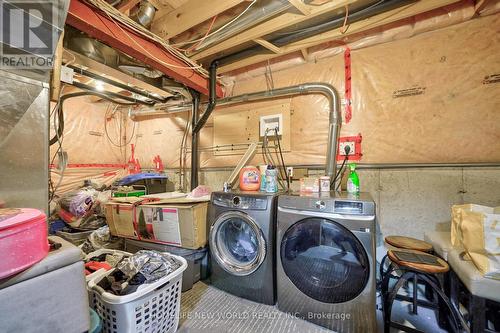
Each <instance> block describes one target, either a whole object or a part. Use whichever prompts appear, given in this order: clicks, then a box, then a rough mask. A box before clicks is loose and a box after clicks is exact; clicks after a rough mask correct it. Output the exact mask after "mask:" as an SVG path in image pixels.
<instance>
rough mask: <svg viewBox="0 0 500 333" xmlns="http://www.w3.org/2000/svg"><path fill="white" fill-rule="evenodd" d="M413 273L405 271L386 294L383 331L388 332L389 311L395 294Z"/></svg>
mask: <svg viewBox="0 0 500 333" xmlns="http://www.w3.org/2000/svg"><path fill="white" fill-rule="evenodd" d="M413 274H414V273H413V272H410V271H407V272H405V273H404V274H403V275H402V276H401V277H400V278H399V279H398V282H396V285H395V286H394V287H393V288H392V290H391V291H390V292H389V293H388V294H387V295H386V298H385V301H384V332H385V333H389V331H390V328H391V311H392V304H393V303H394V300H395V299H396V295H397V294H398V291H399V289H401V287H402V286H403V285H404V284H405V283H406V281H408V279H410V278H411V277H412V275H413ZM386 278H387V277H386ZM387 280H388V278H387Z"/></svg>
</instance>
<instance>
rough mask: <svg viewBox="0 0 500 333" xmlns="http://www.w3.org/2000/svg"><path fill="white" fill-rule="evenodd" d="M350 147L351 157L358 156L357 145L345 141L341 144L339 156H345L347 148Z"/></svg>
mask: <svg viewBox="0 0 500 333" xmlns="http://www.w3.org/2000/svg"><path fill="white" fill-rule="evenodd" d="M346 146H349V148H351V149H350V150H349V156H350V155H355V154H356V148H355V147H356V145H355V143H354V141H344V142H340V143H339V155H340V156H345V147H346Z"/></svg>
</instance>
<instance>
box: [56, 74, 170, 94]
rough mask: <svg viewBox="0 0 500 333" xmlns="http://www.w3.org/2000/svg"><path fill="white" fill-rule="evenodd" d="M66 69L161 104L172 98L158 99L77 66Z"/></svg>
mask: <svg viewBox="0 0 500 333" xmlns="http://www.w3.org/2000/svg"><path fill="white" fill-rule="evenodd" d="M65 66H66V67H69V68H71V69H73V70H74V71H75V72H77V73H79V74H82V75H85V76H87V77H90V78H92V79H96V80H100V81H102V82H106V83H108V84H110V85H112V86H115V87H118V88H121V89H123V90H126V91H130V92H131V93H134V94H137V95H141V96H143V97H146V98H149V99H152V100H154V101H156V102H159V103H165V102H166V101H168V100H169V99H170V98H163V97H161V96H160V97H157V96H155V95H153V94H151V93H149V92H147V91H146V92H144V91H142V90H139V89H136V88H134V87H130V86H128V85H126V84H123V83H120V82H117V81H115V80H112V79H110V78H108V77H105V76H102V75H99V74H95V73H93V72H90V71H87V70H85V69H83V68H81V67H77V66H73V65H65Z"/></svg>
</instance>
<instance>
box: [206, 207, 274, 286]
mask: <svg viewBox="0 0 500 333" xmlns="http://www.w3.org/2000/svg"><path fill="white" fill-rule="evenodd" d="M209 238H210V249H211V251H212V255H213V257H214V258H215V260H216V261H217V263H218V264H219V265H220V266H221V267H222V268H223V269H224V270H226V271H227V272H229V273H231V274H233V275H240V276H241V275H248V274H251V273H253V272H254V271H255V270H256V269H257V268H259V266H260V265H261V264H262V262H263V261H264V258H265V256H266V243H265V240H264V236H263V234H262V231H261V229H260V228H259V226H258V225H257V223H256V222H255V220H254V219H253V218H251V217H250V216H248V215H247V214H244V213H241V212H238V211H233V212H227V213H224V214H222V215H221V216H219V218H218V219H217V220H216V221H215V223H214V224H213V225H212V228H211V229H210V237H209Z"/></svg>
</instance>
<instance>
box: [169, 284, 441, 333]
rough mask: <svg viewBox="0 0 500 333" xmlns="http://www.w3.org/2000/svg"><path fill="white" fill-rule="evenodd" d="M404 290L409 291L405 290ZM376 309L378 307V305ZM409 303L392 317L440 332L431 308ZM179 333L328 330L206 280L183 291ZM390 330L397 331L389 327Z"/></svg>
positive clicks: (322, 332)
mask: <svg viewBox="0 0 500 333" xmlns="http://www.w3.org/2000/svg"><path fill="white" fill-rule="evenodd" d="M406 292H411V290H407V291H406ZM377 307H378V308H379V307H380V306H377ZM410 309H411V307H410V304H409V303H407V302H397V303H395V305H394V309H393V316H392V319H393V320H394V321H397V322H399V323H402V324H405V325H409V326H412V327H415V328H418V329H420V330H422V331H424V332H432V333H439V332H445V331H444V330H441V329H440V328H439V327H438V326H437V323H436V319H435V315H434V313H433V312H432V311H430V310H428V309H425V308H419V314H418V316H415V315H411V314H410ZM376 311H377V325H378V332H383V321H382V312H381V311H380V310H376ZM178 332H179V333H267V332H272V333H328V332H332V331H330V330H327V329H325V328H323V327H320V326H317V325H315V324H312V323H309V322H307V321H304V320H302V319H299V318H295V317H290V316H286V314H284V313H282V312H280V311H279V310H278V309H277V307H276V306H269V305H263V304H258V303H255V302H252V301H249V300H246V299H242V298H239V297H236V296H233V295H230V294H228V293H226V292H224V291H221V290H218V289H216V288H215V287H212V286H210V285H208V284H206V283H205V282H198V283H196V284H195V285H194V286H193V289H191V290H188V291H186V292H184V293H183V294H182V299H181V313H180V322H179V329H178ZM391 332H392V333H394V332H400V331H399V330H396V329H391Z"/></svg>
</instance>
